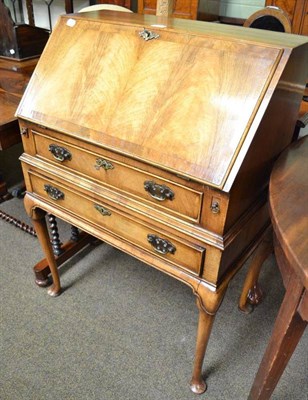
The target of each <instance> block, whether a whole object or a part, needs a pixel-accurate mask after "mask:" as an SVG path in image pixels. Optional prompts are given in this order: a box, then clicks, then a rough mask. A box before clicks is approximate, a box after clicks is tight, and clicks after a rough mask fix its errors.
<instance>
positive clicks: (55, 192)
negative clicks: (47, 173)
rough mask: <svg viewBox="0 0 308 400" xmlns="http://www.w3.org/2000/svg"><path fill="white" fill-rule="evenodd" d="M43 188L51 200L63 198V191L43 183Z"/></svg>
mask: <svg viewBox="0 0 308 400" xmlns="http://www.w3.org/2000/svg"><path fill="white" fill-rule="evenodd" d="M44 190H45V192H46V193H47V194H48V196H49V197H50V198H51V199H53V200H64V193H63V192H61V190H59V189H57V188H56V187H54V186H51V185H47V184H46V185H44Z"/></svg>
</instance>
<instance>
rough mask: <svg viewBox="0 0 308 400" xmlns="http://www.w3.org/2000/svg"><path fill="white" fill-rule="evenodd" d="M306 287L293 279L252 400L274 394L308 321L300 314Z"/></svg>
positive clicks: (264, 399) (276, 322)
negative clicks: (299, 309)
mask: <svg viewBox="0 0 308 400" xmlns="http://www.w3.org/2000/svg"><path fill="white" fill-rule="evenodd" d="M302 295H303V285H302V284H301V283H300V281H299V280H298V278H296V277H293V279H290V282H289V285H288V287H287V291H286V294H285V296H284V299H283V302H282V304H281V307H280V310H279V313H278V316H277V319H276V321H275V325H274V329H273V333H272V336H271V340H270V342H269V344H268V346H267V349H266V352H265V354H264V356H263V359H262V362H261V364H260V367H259V370H258V372H257V375H256V377H255V380H254V383H253V386H252V388H251V391H250V394H249V397H248V400H268V399H269V398H270V397H271V394H272V393H273V391H274V389H275V387H276V385H277V383H278V381H279V378H280V377H281V375H282V373H283V371H284V369H285V367H286V365H287V363H288V361H289V359H290V357H291V355H292V354H293V351H294V349H295V348H296V345H297V343H298V341H299V339H300V338H301V336H302V334H303V332H304V330H305V327H306V325H307V321H304V320H303V319H302V318H301V316H300V315H299V313H298V311H297V310H298V306H299V304H300V301H301V297H302Z"/></svg>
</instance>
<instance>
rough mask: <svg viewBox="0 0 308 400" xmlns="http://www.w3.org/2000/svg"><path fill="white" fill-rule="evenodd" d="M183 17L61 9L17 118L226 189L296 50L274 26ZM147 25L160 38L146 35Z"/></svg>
mask: <svg viewBox="0 0 308 400" xmlns="http://www.w3.org/2000/svg"><path fill="white" fill-rule="evenodd" d="M178 21H179V20H172V19H171V20H169V21H168V23H167V25H166V26H165V27H163V26H161V25H158V24H157V20H156V17H153V16H140V15H136V14H126V13H110V12H105V13H94V14H93V13H84V14H80V15H78V14H76V15H71V16H63V17H61V18H60V20H59V21H58V24H57V26H56V28H55V29H54V31H53V33H52V35H51V38H50V40H49V42H48V44H47V46H46V48H45V51H44V53H43V55H42V57H41V59H40V61H39V64H38V66H37V68H36V70H35V72H34V74H33V76H32V79H31V81H30V84H29V86H28V88H27V91H26V93H25V95H24V97H23V99H22V102H21V104H20V106H19V109H18V111H17V115H18V117H20V118H22V119H26V120H29V121H32V122H35V123H38V124H40V125H43V126H46V127H49V128H52V129H55V130H58V131H61V132H65V133H67V134H68V135H73V136H75V137H78V138H81V139H82V140H85V141H88V142H92V143H95V144H98V145H100V146H102V147H105V148H109V149H112V150H114V151H116V152H118V153H121V154H125V155H129V156H130V157H132V158H135V159H138V160H143V161H146V162H147V163H150V164H152V165H155V166H159V167H160V168H163V169H165V170H168V171H172V172H175V173H177V174H180V175H183V176H186V177H189V178H192V179H195V180H197V181H199V182H204V183H206V184H209V185H211V186H215V187H219V188H223V185H224V182H225V181H226V179H227V178H228V175H229V174H230V171H231V170H232V167H233V166H234V164H235V162H236V158H237V156H238V154H239V152H240V150H241V147H242V146H243V143H244V142H245V140H246V138H247V136H248V134H249V132H250V136H253V132H255V130H256V129H257V126H258V123H259V122H260V120H261V119H262V115H263V114H264V112H265V110H266V106H267V104H268V102H269V100H270V97H271V95H272V93H273V91H274V89H275V87H276V85H277V82H278V81H279V77H280V75H281V73H282V71H283V69H284V66H285V64H286V62H287V59H288V54H290V53H291V50H292V49H290V48H286V49H284V47H283V42H284V40H283V39H280V36H277V35H279V34H276V33H275V34H274V36H273V37H274V39H273V40H271V41H269V43H266V42H265V41H264V40H263V39H262V38H261V39H260V38H259V39H258V40H256V39H254V40H253V41H252V40H248V39H245V36H244V35H242V37H241V33H240V34H239V32H240V31H239V30H240V29H242V30H244V28H233V29H234V31H233V30H231V31H230V28H227V30H226V28H224V27H220V26H219V25H218V24H209V23H201V22H197V21H186V22H185V21H183V22H178ZM144 28H145V29H146V30H150V31H152V32H153V33H154V34H156V35H159V36H157V37H156V38H153V39H151V40H145V39H144V38H143V37H142V34H141V32H142V31H143V30H144ZM228 29H229V30H228ZM232 32H234V34H233V33H232ZM260 35H261V36H262V34H260ZM267 35H269V37H271V36H270V35H271V33H267ZM275 35H276V36H275ZM289 36H293V35H289ZM277 38H278V39H277ZM301 40H302V39H301ZM302 42H303V40H302ZM299 45H301V43H300V40H299ZM250 140H251V139H250Z"/></svg>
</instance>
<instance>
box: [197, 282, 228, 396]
mask: <svg viewBox="0 0 308 400" xmlns="http://www.w3.org/2000/svg"><path fill="white" fill-rule="evenodd" d="M231 277H232V275H231V274H230V276H228V277H227V279H225V281H224V282H223V283H222V284H221V286H220V287H219V289H217V290H215V291H213V290H211V289H209V288H208V287H207V285H206V284H204V283H200V284H199V286H198V289H197V290H196V291H195V292H194V293H195V295H196V296H197V306H198V309H199V322H198V330H197V341H196V353H195V361H194V369H193V375H192V379H191V382H190V388H191V390H192V391H193V392H194V393H196V394H202V393H204V392H205V391H206V383H205V381H204V379H203V377H202V365H203V360H204V356H205V351H206V348H207V344H208V341H209V338H210V335H211V331H212V327H213V323H214V319H215V315H216V312H217V311H218V309H219V307H220V304H221V302H222V300H223V297H224V295H225V293H226V290H227V287H228V283H229V281H230V279H231Z"/></svg>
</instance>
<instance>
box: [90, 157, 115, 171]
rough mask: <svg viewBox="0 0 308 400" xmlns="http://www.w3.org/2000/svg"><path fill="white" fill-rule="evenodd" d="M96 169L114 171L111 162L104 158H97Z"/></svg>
mask: <svg viewBox="0 0 308 400" xmlns="http://www.w3.org/2000/svg"><path fill="white" fill-rule="evenodd" d="M94 167H95V169H97V170H99V169H100V168H103V169H104V170H105V171H107V170H108V169H114V166H113V164H112V163H111V162H110V161H108V160H105V159H104V158H97V159H96V163H95V165H94Z"/></svg>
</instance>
